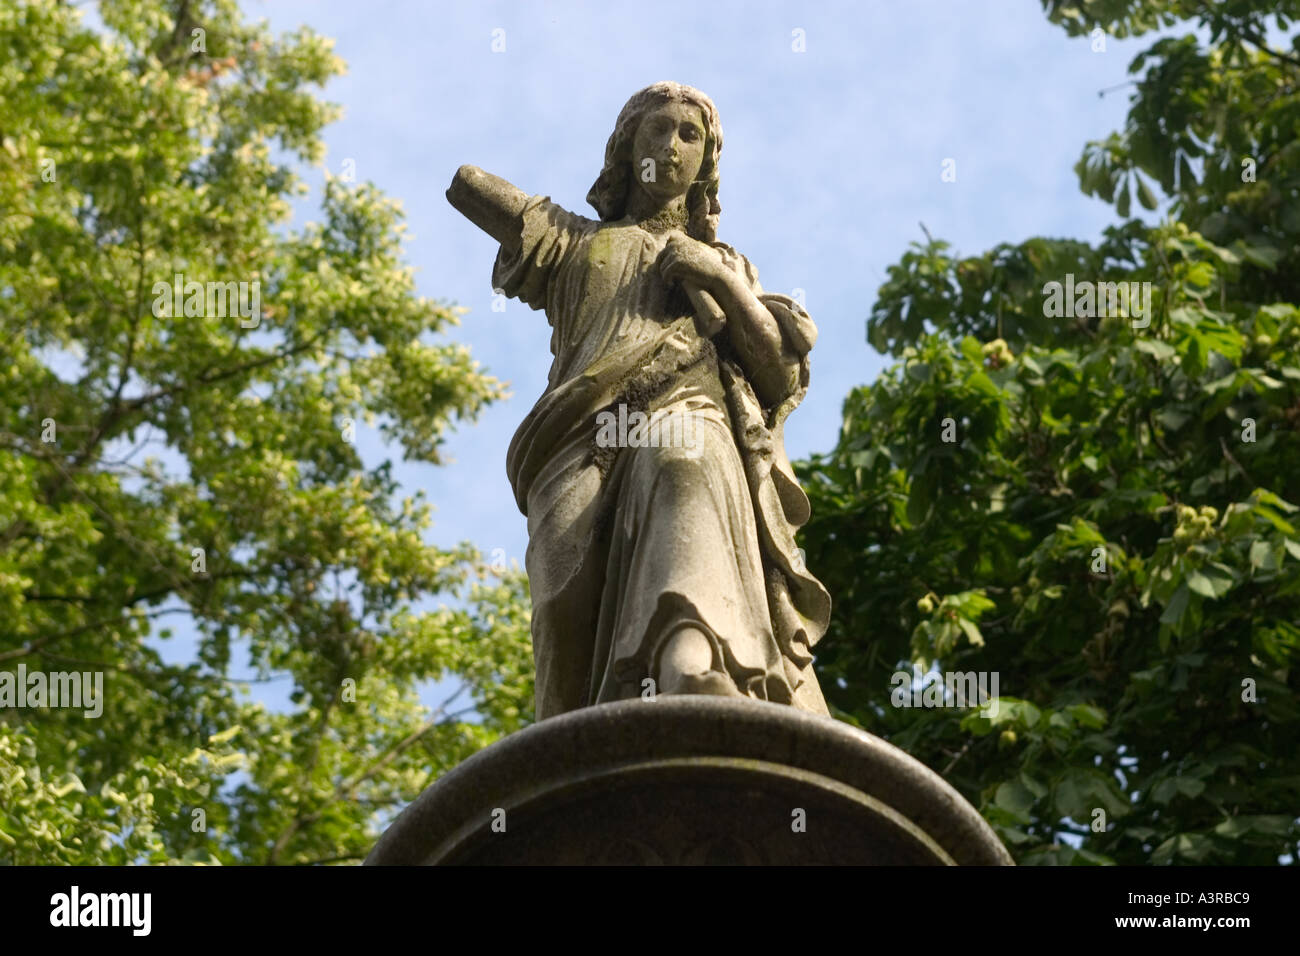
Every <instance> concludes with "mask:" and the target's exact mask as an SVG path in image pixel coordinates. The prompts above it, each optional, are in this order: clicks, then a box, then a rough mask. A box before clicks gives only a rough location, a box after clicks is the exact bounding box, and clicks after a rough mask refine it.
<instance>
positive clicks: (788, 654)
mask: <svg viewBox="0 0 1300 956" xmlns="http://www.w3.org/2000/svg"><path fill="white" fill-rule="evenodd" d="M721 152H722V125H721V122H720V120H719V117H718V111H717V109H716V108H715V107H714V105H713V103H712V101H711V100H710V99H709V98H708V97H707V96H705V95H704V94H703V93H702V92H700V91H699V90H696V89H692V88H691V87H688V86H683V85H681V84H679V83H656V84H654V85H653V86H649V87H647V88H646V89H644V90H641V91H640V92H638V93H636V94H634V95H633V96H632V98H631V99H629V100H628V102H627V104H626V105H625V106H624V107H623V110H622V111H621V112H620V113H619V116H618V119H617V121H616V122H615V124H614V132H613V135H611V136H610V137H609V141H608V143H607V145H606V148H605V159H604V163H603V165H602V167H601V170H600V174H599V175H598V177H597V179H596V182H595V184H594V185H593V186H592V187H591V191H590V193H589V194H588V197H587V199H588V202H590V203H591V205H592V206H593V207H594V208H595V209H596V212H597V214H598V215H599V219H590V218H588V217H585V216H581V215H578V214H576V213H574V212H571V211H569V210H567V209H564V208H562V207H561V206H559V205H557V204H556V203H553V202H551V201H550V199H549V198H547V197H545V196H541V195H534V196H529V194H528V193H525V192H524V191H522V190H520V189H518V188H517V187H515V186H514V185H512V184H511V183H508V182H506V181H505V180H504V179H501V178H499V177H497V176H493V175H491V174H490V173H486V172H484V171H483V170H481V169H478V168H477V167H474V166H463V167H461V169H460V170H459V171H458V172H457V173H456V176H455V178H454V179H453V181H452V183H451V187H450V188H449V189H448V190H447V198H448V200H449V201H450V202H451V204H452V205H453V206H455V207H456V209H458V210H459V211H460V212H462V213H463V214H464V215H465V216H466V218H468V219H469V220H470V221H471V222H473V223H474V224H475V225H477V226H479V227H480V228H481V229H483V230H484V231H485V232H486V233H488V234H489V235H490V236H492V237H493V238H494V239H496V240H497V241H498V242H499V243H500V244H501V248H500V251H499V253H498V255H497V259H496V263H495V266H494V268H493V270H492V287H493V288H494V289H496V290H498V292H500V293H502V294H504V295H506V296H510V297H514V298H518V299H520V300H521V301H523V302H524V303H526V304H527V305H528V306H530V307H531V308H533V309H540V310H544V311H545V313H546V318H547V321H548V322H549V323H550V325H551V327H552V329H553V334H552V336H551V352H552V354H553V356H554V358H553V361H552V363H551V370H550V374H549V376H548V381H547V387H546V391H545V393H544V394H543V395H542V397H541V398H539V399H538V401H537V403H536V404H535V405H534V407H533V409H532V410H531V411H530V412H529V413H528V416H527V417H526V418H525V419H524V421H523V423H522V424H521V425H520V427H519V430H518V431H517V432H516V433H515V437H514V440H513V441H512V442H511V443H510V450H509V454H508V456H507V471H508V474H509V476H510V483H511V487H512V488H513V489H514V492H515V500H516V503H517V504H518V506H519V508H520V510H521V511H522V512H523V513H524V514H525V515H527V516H528V537H529V544H528V553H527V556H526V564H527V568H528V580H529V586H530V589H531V593H532V602H533V613H532V632H533V654H534V658H535V661H536V665H537V681H536V688H537V707H536V712H537V716H538V717H539V718H546V717H551V716H554V715H556V714H560V713H563V712H565V711H569V710H574V709H576V708H579V707H586V706H590V705H592V704H599V703H607V702H611V701H618V700H629V699H637V698H639V697H640V696H641V694H642V692H643V691H644V690H646V689H647V687H649V688H653V690H654V691H655V692H656V693H658V694H661V695H662V694H716V695H721V696H732V697H747V698H751V699H754V700H763V701H771V702H777V703H784V704H790V705H792V706H794V707H797V708H801V709H804V710H808V711H812V712H814V713H820V714H826V713H827V709H826V702H825V700H824V698H823V697H822V692H821V688H820V687H819V685H818V683H817V678H816V676H815V674H814V673H813V667H812V661H813V651H812V649H813V647H814V645H816V643H817V642H818V641H819V640H820V639H821V637H822V636H823V635H824V634H825V632H826V627H827V624H828V622H829V619H830V606H831V604H830V595H829V594H827V592H826V589H825V588H824V587H823V586H822V584H821V582H819V581H818V580H817V578H816V577H814V576H813V575H812V574H811V573H810V572H809V570H808V569H807V568H806V567H804V561H803V554H802V552H800V551H799V549H798V548H797V547H796V545H795V538H794V534H795V532H796V531H797V529H798V528H799V527H800V526H801V525H803V524H804V523H805V522H806V521H807V520H808V517H809V506H808V499H807V497H806V496H805V495H804V492H803V490H802V489H801V488H800V487H799V483H798V481H797V480H796V478H795V475H794V472H793V470H792V469H791V467H790V462H789V461H788V460H787V458H786V454H785V439H784V431H783V429H784V427H785V421H786V418H787V417H788V416H789V414H790V413H791V412H792V411H793V410H794V409H795V408H796V407H797V406H798V405H799V403H800V402H801V401H802V400H803V398H804V395H805V394H806V393H807V390H808V382H809V374H810V373H809V368H810V365H809V351H810V350H811V349H812V347H813V343H814V342H815V340H816V338H817V329H816V326H815V325H814V324H813V321H812V318H811V317H810V316H809V315H808V313H807V311H805V309H804V308H803V304H802V302H801V301H796V300H795V299H794V298H792V297H791V296H788V295H785V294H783V293H778V292H771V291H767V290H764V289H763V287H762V286H761V285H760V284H759V281H758V271H757V270H756V269H755V268H754V266H753V264H752V263H750V261H749V260H748V259H746V258H745V257H744V256H743V255H742V254H740V253H739V252H737V251H736V250H735V249H733V248H732V247H731V246H729V245H727V244H726V243H725V242H721V241H720V240H719V239H718V225H719V218H720V216H721V212H722V206H721V203H720V202H719V200H718V191H719V188H720V183H721V175H720V172H719V165H718V163H719V157H720V155H721ZM798 235H799V231H798V230H796V229H792V230H790V231H789V236H790V240H791V241H792V242H794V241H797V240H798ZM629 424H630V425H631V427H629ZM665 434H666V435H667V436H668V437H667V440H666V441H665V440H663V437H664V435H665Z"/></svg>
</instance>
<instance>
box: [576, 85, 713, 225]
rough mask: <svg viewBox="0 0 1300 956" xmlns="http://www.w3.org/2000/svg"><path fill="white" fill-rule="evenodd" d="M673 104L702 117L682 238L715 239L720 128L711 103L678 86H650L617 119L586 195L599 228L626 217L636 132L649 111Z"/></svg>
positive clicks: (636, 95) (690, 89)
mask: <svg viewBox="0 0 1300 956" xmlns="http://www.w3.org/2000/svg"><path fill="white" fill-rule="evenodd" d="M674 102H676V103H689V104H691V105H692V106H698V107H699V108H700V112H701V113H703V114H704V159H703V161H702V162H701V163H700V172H699V178H698V179H696V180H695V182H694V183H692V184H691V186H690V188H689V189H687V190H686V211H687V215H688V216H689V219H688V221H687V225H686V234H687V235H688V236H690V237H692V238H693V239H699V240H700V241H701V242H713V241H714V240H715V239H716V238H717V237H718V216H719V215H720V214H721V213H722V204H721V203H719V202H718V181H719V180H718V155H719V154H720V153H721V152H722V122H721V120H719V119H718V110H717V107H715V106H714V105H713V101H712V100H711V99H709V98H708V97H707V96H705V95H704V94H703V93H701V92H700V91H699V90H697V89H695V88H694V87H690V86H683V85H682V84H681V83H671V82H664V83H655V84H654V85H653V86H647V87H646V88H645V89H644V90H641V91H640V92H638V93H634V94H632V98H631V99H629V100H628V101H627V105H626V106H624V107H623V109H622V111H621V112H620V113H619V114H618V121H617V122H616V123H615V124H614V132H613V134H612V135H611V136H610V137H609V142H608V143H607V144H606V145H605V166H604V168H603V169H601V171H600V175H599V176H598V177H596V182H595V184H594V185H593V186H592V187H591V191H590V192H589V193H587V202H588V203H590V204H591V205H592V206H594V207H595V209H596V212H598V213H600V218H601V221H602V222H610V221H611V220H615V219H622V218H623V216H624V215H626V214H627V200H628V191H629V189H630V188H631V186H632V175H633V172H634V170H633V161H632V141H633V140H634V139H635V138H636V131H637V128H638V127H639V126H640V125H641V120H642V118H643V117H644V116H645V115H646V113H648V112H649V111H650V110H652V109H655V108H656V107H659V106H662V105H663V104H664V103H674Z"/></svg>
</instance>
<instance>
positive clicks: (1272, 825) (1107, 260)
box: [801, 0, 1300, 864]
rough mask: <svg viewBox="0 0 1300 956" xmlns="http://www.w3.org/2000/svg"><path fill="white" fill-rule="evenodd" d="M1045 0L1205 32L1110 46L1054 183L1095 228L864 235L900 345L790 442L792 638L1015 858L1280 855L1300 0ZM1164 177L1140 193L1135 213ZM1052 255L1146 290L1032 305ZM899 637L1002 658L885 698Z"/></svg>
mask: <svg viewBox="0 0 1300 956" xmlns="http://www.w3.org/2000/svg"><path fill="white" fill-rule="evenodd" d="M1044 7H1045V9H1046V10H1047V13H1048V15H1049V16H1050V17H1051V18H1052V19H1053V20H1054V21H1055V22H1058V23H1061V24H1063V25H1064V26H1065V27H1066V28H1067V29H1068V31H1069V32H1070V33H1071V34H1073V35H1079V36H1089V35H1092V32H1093V31H1095V30H1102V31H1104V32H1106V33H1109V34H1112V35H1116V36H1123V35H1130V34H1141V33H1144V32H1146V31H1149V30H1152V29H1155V28H1157V27H1171V26H1174V25H1177V24H1184V23H1185V24H1186V25H1188V26H1190V25H1192V23H1191V22H1193V21H1194V23H1195V25H1196V26H1198V27H1200V28H1202V30H1203V35H1204V37H1205V40H1204V41H1202V39H1199V38H1198V36H1197V35H1196V34H1194V33H1191V32H1188V33H1187V34H1186V35H1183V36H1165V37H1161V38H1160V39H1157V40H1156V41H1155V42H1154V43H1153V44H1152V45H1151V46H1150V47H1149V48H1148V49H1147V50H1145V51H1144V52H1143V53H1141V54H1140V55H1139V56H1137V57H1136V58H1135V60H1134V61H1133V63H1132V67H1131V71H1132V72H1133V73H1134V74H1135V75H1136V81H1135V90H1134V93H1133V95H1132V98H1131V103H1130V110H1129V115H1128V121H1127V124H1126V126H1125V128H1124V130H1123V131H1122V132H1119V133H1117V134H1115V135H1113V136H1111V137H1109V138H1108V139H1107V140H1105V141H1104V142H1100V143H1091V144H1088V146H1087V147H1086V149H1085V151H1084V155H1083V158H1082V159H1081V160H1080V162H1079V164H1078V166H1077V167H1076V169H1077V172H1078V174H1079V180H1080V184H1081V187H1082V188H1083V190H1084V191H1085V192H1086V193H1088V194H1090V195H1096V196H1099V197H1101V198H1102V199H1104V200H1106V201H1109V202H1113V203H1114V204H1115V206H1116V209H1117V211H1118V213H1119V215H1120V217H1121V218H1123V219H1126V220H1128V221H1126V222H1124V223H1123V224H1122V225H1117V226H1114V227H1111V228H1109V229H1107V230H1106V232H1105V235H1104V237H1103V240H1102V241H1101V242H1100V243H1099V244H1097V245H1096V246H1090V245H1088V244H1086V243H1081V242H1077V241H1072V240H1061V239H1042V238H1037V239H1031V240H1029V241H1027V242H1024V243H1020V244H1017V245H1001V246H998V247H997V248H996V249H994V250H992V251H991V252H989V253H986V254H985V255H982V256H975V257H967V258H961V257H958V256H955V255H953V254H951V252H950V251H949V247H948V245H947V244H946V243H943V242H941V241H936V240H933V239H930V238H929V237H927V241H926V242H924V243H918V244H914V245H913V247H912V248H911V249H909V250H908V251H907V252H906V253H905V254H904V256H903V257H902V259H901V261H900V262H899V263H898V264H896V265H894V266H892V267H891V268H890V271H889V275H888V277H887V280H886V282H885V284H884V285H883V286H882V287H881V289H880V292H879V296H878V300H877V302H876V304H875V306H874V309H873V312H872V315H871V317H870V319H869V320H868V339H869V341H870V342H871V343H872V344H874V345H876V346H877V347H878V348H880V349H882V350H888V351H890V352H891V353H892V354H893V355H894V356H895V357H896V358H898V359H899V362H898V363H897V364H896V365H895V366H893V367H892V368H891V369H889V370H887V371H886V372H885V373H884V374H883V375H882V376H881V377H880V379H879V380H878V381H876V382H875V383H874V384H872V385H871V386H870V387H863V388H859V389H857V390H855V391H854V392H853V393H852V394H850V396H849V397H848V399H847V400H846V402H845V405H844V425H843V430H842V434H841V438H840V440H839V442H838V444H837V446H836V448H835V450H834V451H833V452H832V453H830V454H828V455H824V456H815V457H814V458H813V459H812V460H811V461H809V462H807V463H805V464H804V465H803V467H802V474H801V477H802V478H803V480H804V482H805V485H806V487H807V488H808V490H809V494H810V497H811V498H812V503H813V520H812V522H811V523H810V524H809V526H808V527H807V528H806V530H805V546H806V548H807V551H808V561H809V566H810V567H814V568H817V569H819V573H822V572H824V573H825V578H824V580H825V582H826V584H827V587H828V588H829V589H830V591H831V593H832V594H833V595H835V597H836V599H837V605H836V609H835V620H834V623H833V632H832V634H831V635H830V636H829V638H828V639H827V641H826V642H825V644H824V645H823V649H822V651H821V653H820V655H819V661H818V664H819V668H820V670H821V672H822V674H823V677H824V682H825V686H827V689H828V696H829V697H830V698H831V701H832V703H833V704H834V705H836V706H837V707H839V708H840V709H841V711H842V712H843V714H844V716H846V717H847V718H848V719H851V720H854V721H856V722H858V723H859V724H860V725H861V726H863V727H864V728H866V729H868V730H871V731H873V732H875V733H878V734H881V735H882V736H885V737H887V738H889V739H890V740H892V741H893V742H894V743H896V744H898V745H899V746H901V747H903V748H905V749H907V750H908V751H909V752H911V753H913V754H915V755H916V756H918V757H919V758H920V759H921V760H923V761H924V762H926V763H927V764H928V765H930V766H931V767H933V768H935V769H936V770H938V771H939V772H941V773H942V774H943V775H944V776H945V777H946V778H947V779H948V780H949V781H950V782H951V783H953V784H954V785H955V786H956V787H958V789H960V790H961V791H962V792H963V793H964V794H965V795H966V796H967V797H969V798H970V799H971V800H972V801H974V802H975V803H976V804H977V805H978V806H979V807H980V808H981V809H982V812H983V813H984V815H985V817H986V818H987V819H988V820H989V821H990V823H992V824H993V826H994V827H995V828H996V829H997V831H998V832H999V834H1000V835H1001V836H1002V837H1003V839H1004V840H1005V841H1006V843H1007V845H1008V847H1009V848H1010V849H1011V850H1012V852H1013V853H1014V854H1015V855H1016V857H1017V859H1018V860H1019V861H1020V862H1022V863H1106V862H1118V863H1127V864H1133V863H1158V864H1159V863H1246V864H1271V863H1275V862H1277V861H1278V860H1279V859H1281V858H1289V859H1290V860H1292V861H1294V860H1295V858H1296V852H1297V841H1298V840H1300V827H1298V826H1297V819H1296V807H1297V806H1300V734H1298V733H1297V727H1300V723H1298V722H1297V717H1298V716H1300V713H1298V712H1297V711H1298V707H1297V689H1298V687H1297V683H1298V680H1300V678H1298V676H1297V671H1296V663H1297V655H1298V653H1300V510H1298V509H1297V506H1296V503H1297V502H1300V307H1298V306H1297V304H1298V303H1300V52H1293V51H1300V37H1294V38H1292V39H1290V40H1289V41H1288V43H1289V44H1290V49H1287V48H1282V49H1278V48H1277V47H1276V46H1275V45H1270V44H1269V43H1268V42H1267V41H1266V39H1265V37H1266V36H1267V35H1268V34H1269V33H1270V31H1271V30H1273V29H1280V30H1281V31H1283V32H1285V31H1287V30H1288V29H1290V28H1291V26H1292V23H1293V22H1294V21H1295V20H1296V19H1300V4H1298V3H1295V2H1293V0H1292V2H1280V3H1279V2H1268V3H1265V2H1262V0H1227V2H1219V3H1213V4H1210V3H1199V2H1198V3H1193V2H1176V0H1171V2H1163V0H1095V2H1063V0H1045V2H1044ZM1158 192H1162V193H1163V194H1164V196H1165V197H1166V200H1167V206H1166V209H1165V210H1164V212H1165V215H1164V216H1163V218H1162V220H1161V221H1160V222H1159V223H1158V224H1156V225H1154V226H1149V225H1147V224H1144V223H1143V222H1142V221H1139V220H1129V219H1128V216H1129V211H1130V210H1129V205H1130V196H1131V195H1136V196H1137V198H1138V199H1139V201H1140V202H1141V203H1142V205H1143V206H1145V207H1146V208H1148V209H1156V208H1157V207H1158V206H1159V205H1160V203H1159V199H1158V195H1157V194H1158ZM1067 274H1070V275H1071V283H1073V282H1074V281H1085V282H1090V283H1101V282H1125V283H1129V282H1136V283H1150V286H1149V289H1150V301H1149V303H1144V302H1143V300H1142V299H1141V297H1139V298H1138V299H1137V300H1136V301H1128V302H1127V307H1126V303H1125V300H1123V299H1119V300H1118V301H1116V302H1115V303H1113V307H1111V306H1112V303H1111V302H1110V301H1109V297H1108V299H1107V303H1106V305H1107V308H1103V309H1098V308H1097V306H1098V305H1099V303H1098V302H1097V300H1096V298H1094V300H1093V309H1092V311H1089V308H1088V302H1087V300H1086V299H1078V300H1075V301H1073V303H1072V304H1073V305H1077V306H1079V308H1072V309H1071V310H1069V312H1066V314H1058V313H1057V312H1056V310H1055V309H1053V308H1051V307H1050V305H1049V294H1048V293H1050V291H1051V290H1050V289H1049V288H1048V283H1051V282H1058V283H1062V284H1064V283H1065V282H1066V279H1067ZM1141 288H1142V286H1141V285H1139V286H1138V289H1139V291H1140V290H1141ZM1094 291H1095V290H1094ZM1144 304H1147V305H1149V308H1145V309H1144V308H1143V305H1144ZM1070 312H1073V315H1071V314H1070ZM946 439H950V440H946ZM913 666H915V672H916V673H921V672H924V671H926V670H927V669H930V670H931V671H932V672H933V671H942V672H953V671H958V672H964V671H987V672H996V673H998V675H999V677H1000V687H999V690H1000V693H1001V695H1002V696H1001V698H1000V706H999V707H997V708H996V709H992V708H989V707H987V706H985V707H975V708H964V709H963V708H954V707H945V708H934V709H925V708H922V709H913V708H905V707H901V706H894V704H895V703H896V702H895V701H893V700H891V692H892V691H893V690H894V689H895V685H894V684H892V683H891V679H892V678H893V676H894V674H895V673H897V672H899V671H905V672H907V673H913ZM909 683H910V682H909ZM1066 834H1074V835H1075V838H1074V839H1064V840H1063V839H1062V837H1063V836H1064V835H1066ZM1074 844H1077V849H1076V848H1075V845H1074Z"/></svg>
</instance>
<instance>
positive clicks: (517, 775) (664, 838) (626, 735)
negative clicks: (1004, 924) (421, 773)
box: [366, 696, 1011, 865]
mask: <svg viewBox="0 0 1300 956" xmlns="http://www.w3.org/2000/svg"><path fill="white" fill-rule="evenodd" d="M366 863H367V864H379V865H383V864H408V865H409V864H593V863H594V864H708V863H713V864H884V865H953V864H962V865H1005V864H1010V863H1011V858H1010V856H1009V855H1008V854H1007V852H1006V850H1005V849H1004V848H1003V846H1002V844H1001V843H1000V842H999V841H998V839H997V837H996V836H995V835H994V833H993V831H992V830H991V829H990V828H989V827H988V825H987V824H986V823H985V822H984V821H983V820H982V819H981V818H980V816H979V814H978V813H976V811H975V809H974V807H972V806H971V805H970V804H969V803H967V802H966V801H965V800H964V799H963V798H962V797H961V796H960V795H959V794H958V793H957V792H956V791H955V790H953V789H952V788H951V787H950V786H948V784H946V783H944V781H943V780H942V779H941V778H940V777H939V776H938V775H937V774H935V773H934V772H932V771H931V770H929V769H928V768H926V767H925V766H924V765H922V764H921V763H919V762H918V761H916V760H914V759H913V758H911V757H909V756H908V755H907V754H905V753H903V752H902V751H901V750H899V749H898V748H896V747H893V746H891V745H889V744H887V743H885V742H884V741H883V740H880V739H879V738H877V737H873V736H872V735H870V734H867V733H863V732H862V731H859V730H855V729H854V728H852V727H850V726H848V725H847V724H844V723H841V722H839V721H835V720H831V719H828V718H825V717H819V716H816V715H813V714H809V713H806V712H804V711H799V710H796V709H795V708H792V707H784V706H780V705H776V704H764V703H757V702H754V701H748V700H735V699H729V698H721V697H704V696H687V697H659V698H658V699H657V700H654V701H647V700H634V701H621V702H619V703H613V704H602V705H599V706H595V707H588V708H584V709H582V710H577V711H572V712H570V713H567V714H563V715H561V716H559V717H553V718H551V719H549V720H544V721H542V722H540V723H538V724H535V725H533V726H531V727H528V728H526V729H524V730H521V731H519V732H518V733H515V734H511V735H510V736H509V737H507V738H505V739H504V740H501V741H498V742H497V743H496V744H494V745H492V746H491V747H488V748H487V749H485V750H483V751H481V752H480V753H477V754H475V755H474V756H473V757H471V758H470V759H468V760H466V761H465V762H464V763H463V764H461V765H460V766H458V767H457V768H456V769H455V770H453V771H451V772H450V773H448V774H446V775H445V776H444V777H442V778H441V779H440V780H438V782H437V783H435V784H434V785H433V786H431V787H430V788H429V789H428V790H426V791H425V792H424V793H422V794H421V795H420V796H419V797H418V798H417V799H416V800H415V802H414V803H412V804H411V805H410V806H409V807H407V808H406V810H405V811H403V813H402V814H401V816H399V817H398V818H397V820H395V821H394V822H393V824H392V825H391V826H390V827H389V828H388V829H387V830H386V831H385V832H384V834H383V836H382V837H381V838H380V840H379V842H378V844H376V846H375V848H374V850H372V851H371V853H370V855H369V857H367V858H366Z"/></svg>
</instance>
